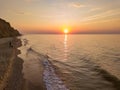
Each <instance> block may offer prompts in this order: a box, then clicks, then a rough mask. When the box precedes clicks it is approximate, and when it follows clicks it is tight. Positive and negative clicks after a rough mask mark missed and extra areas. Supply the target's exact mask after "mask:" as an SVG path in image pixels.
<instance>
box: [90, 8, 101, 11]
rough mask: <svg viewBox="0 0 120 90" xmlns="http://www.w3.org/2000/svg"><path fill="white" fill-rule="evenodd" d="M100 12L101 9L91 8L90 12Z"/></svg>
mask: <svg viewBox="0 0 120 90" xmlns="http://www.w3.org/2000/svg"><path fill="white" fill-rule="evenodd" d="M99 10H102V9H101V8H92V9H91V10H90V11H99Z"/></svg>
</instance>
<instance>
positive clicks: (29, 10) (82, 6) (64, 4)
mask: <svg viewBox="0 0 120 90" xmlns="http://www.w3.org/2000/svg"><path fill="white" fill-rule="evenodd" d="M0 18H3V19H5V20H6V21H9V22H10V23H11V25H12V26H13V27H15V28H16V29H18V30H19V31H20V32H22V33H62V32H63V29H64V28H68V29H69V30H70V33H120V0H115V1H113V0H12V1H11V0H2V1H1V3H0Z"/></svg>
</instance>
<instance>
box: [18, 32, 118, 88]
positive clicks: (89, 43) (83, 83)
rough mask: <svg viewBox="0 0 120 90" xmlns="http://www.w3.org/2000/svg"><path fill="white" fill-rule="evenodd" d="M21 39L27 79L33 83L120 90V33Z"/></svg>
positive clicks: (24, 71)
mask: <svg viewBox="0 0 120 90" xmlns="http://www.w3.org/2000/svg"><path fill="white" fill-rule="evenodd" d="M20 39H21V41H22V46H21V47H20V48H19V49H20V50H21V54H20V55H19V57H20V58H22V59H23V61H24V64H23V73H24V78H25V79H26V80H27V82H30V83H32V84H33V86H37V87H43V85H44V87H45V88H43V90H44V89H45V90H120V35H81V34H80V35H79V34H78V35H69V34H68V35H67V34H66V35H50V34H44V35H40V34H37V35H24V36H22V37H20ZM36 90H37V89H36ZM38 90H41V89H39V88H38Z"/></svg>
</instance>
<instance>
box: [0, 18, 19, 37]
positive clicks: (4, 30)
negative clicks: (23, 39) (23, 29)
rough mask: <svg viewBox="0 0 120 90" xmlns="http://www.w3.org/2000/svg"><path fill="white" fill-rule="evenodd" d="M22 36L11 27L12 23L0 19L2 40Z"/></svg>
mask: <svg viewBox="0 0 120 90" xmlns="http://www.w3.org/2000/svg"><path fill="white" fill-rule="evenodd" d="M20 35H21V34H20V33H19V32H18V31H17V30H16V29H14V28H13V27H11V25H10V23H8V22H6V21H5V20H3V19H1V18H0V38H4V37H14V36H20Z"/></svg>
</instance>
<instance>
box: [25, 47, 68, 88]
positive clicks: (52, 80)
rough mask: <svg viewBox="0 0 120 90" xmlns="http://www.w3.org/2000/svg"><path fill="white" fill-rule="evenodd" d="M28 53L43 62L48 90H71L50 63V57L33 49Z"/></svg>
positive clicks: (44, 77) (44, 78)
mask: <svg viewBox="0 0 120 90" xmlns="http://www.w3.org/2000/svg"><path fill="white" fill-rule="evenodd" d="M27 53H28V54H29V53H34V54H35V55H36V56H38V58H39V60H42V64H43V67H44V71H43V81H44V83H45V85H46V88H47V90H69V89H68V88H67V87H66V86H65V85H64V83H63V82H62V80H61V79H60V78H59V77H58V76H57V74H56V73H55V70H54V68H53V65H52V64H51V62H50V61H49V56H48V55H44V54H41V53H38V52H36V51H35V50H34V49H33V48H31V47H30V48H28V49H27Z"/></svg>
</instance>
